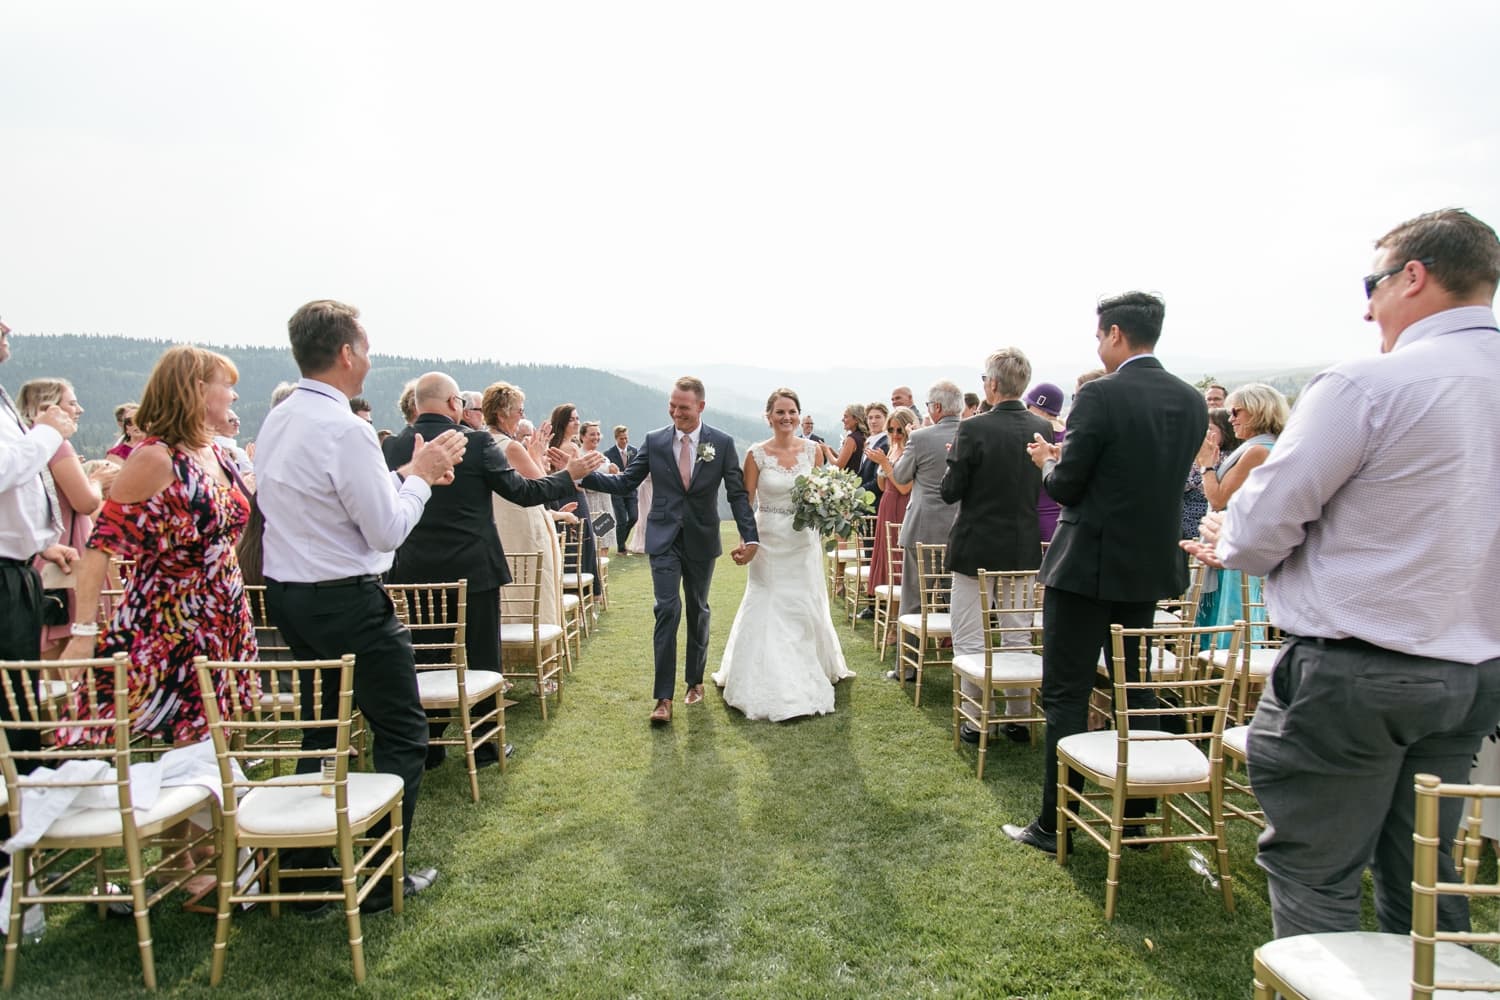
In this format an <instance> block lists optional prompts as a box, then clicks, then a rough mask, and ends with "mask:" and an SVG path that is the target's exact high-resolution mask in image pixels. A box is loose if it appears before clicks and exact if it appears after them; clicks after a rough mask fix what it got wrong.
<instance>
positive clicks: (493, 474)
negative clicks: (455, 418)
mask: <svg viewBox="0 0 1500 1000" xmlns="http://www.w3.org/2000/svg"><path fill="white" fill-rule="evenodd" d="M476 452H477V454H476ZM464 461H465V462H476V463H478V465H479V468H480V469H481V470H483V472H484V484H485V485H486V486H488V487H489V489H490V492H491V493H495V494H498V495H499V496H502V497H504V498H505V499H507V500H509V501H510V502H511V503H513V504H515V505H516V506H518V507H535V506H537V505H538V504H544V503H547V502H548V501H552V500H561V499H563V498H564V497H572V496H573V494H574V492H575V491H574V489H573V477H572V476H569V475H568V473H567V471H566V470H564V471H562V472H554V473H553V474H552V475H550V476H544V477H543V478H541V479H527V478H526V477H525V476H523V475H521V474H520V473H519V472H517V471H516V470H515V468H514V467H512V466H511V464H510V460H509V459H508V458H506V457H505V452H503V451H501V450H500V445H499V444H497V443H496V441H495V439H494V438H493V437H491V436H490V434H489V432H488V431H475V432H473V433H471V434H470V435H469V448H468V453H467V454H465V455H464Z"/></svg>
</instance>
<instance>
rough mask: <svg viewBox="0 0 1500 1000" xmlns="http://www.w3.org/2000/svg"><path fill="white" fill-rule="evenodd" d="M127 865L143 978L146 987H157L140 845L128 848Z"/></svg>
mask: <svg viewBox="0 0 1500 1000" xmlns="http://www.w3.org/2000/svg"><path fill="white" fill-rule="evenodd" d="M125 854H126V857H125V865H126V868H127V869H128V871H129V873H130V900H131V903H132V904H133V907H134V909H135V940H136V944H137V946H138V947H139V949H140V952H141V978H142V979H144V980H145V982H146V989H148V990H154V989H156V956H155V954H154V953H153V952H152V950H151V911H150V910H148V909H146V873H145V871H144V870H143V868H142V865H141V852H140V847H139V845H137V846H136V848H135V850H130V849H129V848H127V849H126V852H125Z"/></svg>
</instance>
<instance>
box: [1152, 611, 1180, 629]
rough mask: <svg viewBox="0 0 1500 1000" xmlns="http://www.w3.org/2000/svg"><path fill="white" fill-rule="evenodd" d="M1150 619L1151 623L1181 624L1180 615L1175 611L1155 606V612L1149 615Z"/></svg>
mask: <svg viewBox="0 0 1500 1000" xmlns="http://www.w3.org/2000/svg"><path fill="white" fill-rule="evenodd" d="M1151 621H1152V623H1153V624H1155V625H1159V626H1171V625H1181V624H1182V616H1181V615H1179V614H1178V613H1177V612H1175V611H1168V610H1167V609H1165V608H1157V609H1156V613H1155V614H1154V615H1152V616H1151Z"/></svg>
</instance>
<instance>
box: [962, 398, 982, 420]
mask: <svg viewBox="0 0 1500 1000" xmlns="http://www.w3.org/2000/svg"><path fill="white" fill-rule="evenodd" d="M977 416H979V393H977V392H966V393H964V412H963V413H961V414H959V416H958V419H960V420H968V419H969V418H970V417H977Z"/></svg>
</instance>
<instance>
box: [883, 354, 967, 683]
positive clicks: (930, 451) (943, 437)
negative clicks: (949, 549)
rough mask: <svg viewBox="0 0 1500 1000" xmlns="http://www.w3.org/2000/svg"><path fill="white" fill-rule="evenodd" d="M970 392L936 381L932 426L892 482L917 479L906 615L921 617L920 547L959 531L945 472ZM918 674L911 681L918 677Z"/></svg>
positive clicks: (917, 437) (907, 538)
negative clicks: (946, 490)
mask: <svg viewBox="0 0 1500 1000" xmlns="http://www.w3.org/2000/svg"><path fill="white" fill-rule="evenodd" d="M963 408H964V394H963V392H962V391H961V390H960V389H959V388H958V386H957V385H955V384H953V383H952V382H949V381H948V380H947V379H942V380H940V381H937V382H934V383H932V388H930V389H928V390H927V413H928V415H929V416H930V417H931V418H932V426H931V427H924V428H922V429H921V430H915V431H912V433H911V437H910V439H909V440H908V441H907V445H906V450H905V451H903V452H902V453H901V457H900V458H898V459H896V465H895V468H893V469H892V470H891V478H892V479H894V480H895V481H896V482H898V483H903V484H904V483H910V482H913V481H915V483H916V485H914V486H913V487H912V491H911V502H910V503H909V504H908V505H907V508H906V520H905V521H903V522H902V524H901V537H900V542H901V551H902V556H903V558H902V563H901V611H902V613H903V614H915V613H916V612H917V610H918V609H919V608H920V607H921V597H920V596H919V595H920V593H921V580H920V577H919V576H918V574H917V545H918V543H926V544H929V545H940V544H945V543H946V542H947V541H948V533H949V531H951V530H952V528H953V518H954V516H955V515H956V514H957V513H958V508H957V507H950V506H949V505H948V504H947V503H945V502H944V501H943V494H942V487H943V473H945V472H946V471H947V470H948V449H949V448H951V447H952V446H953V436H954V435H955V434H957V433H958V415H959V414H960V413H962V412H963ZM900 669H901V668H900V666H899V665H898V666H897V668H896V669H895V670H891V671H889V672H887V673H886V676H887V677H888V678H890V679H891V680H896V679H897V678H898V677H900V673H899V670H900ZM915 676H916V675H915V672H913V674H912V675H911V677H908V678H907V679H908V680H911V679H914V678H915Z"/></svg>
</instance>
